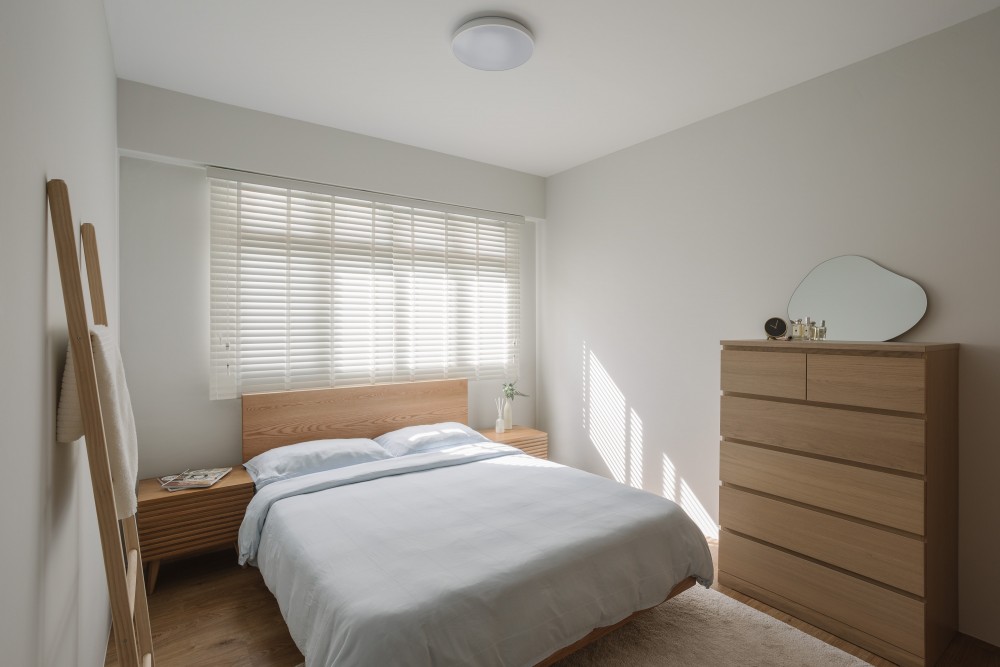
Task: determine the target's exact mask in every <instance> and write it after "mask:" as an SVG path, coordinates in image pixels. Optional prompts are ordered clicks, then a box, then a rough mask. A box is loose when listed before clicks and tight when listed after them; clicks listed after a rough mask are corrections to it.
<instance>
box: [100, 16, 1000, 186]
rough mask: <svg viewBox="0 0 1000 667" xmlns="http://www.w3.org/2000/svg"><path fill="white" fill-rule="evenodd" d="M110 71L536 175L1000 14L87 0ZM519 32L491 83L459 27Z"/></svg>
mask: <svg viewBox="0 0 1000 667" xmlns="http://www.w3.org/2000/svg"><path fill="white" fill-rule="evenodd" d="M104 4H105V9H106V12H107V17H108V25H109V28H110V32H111V42H112V47H113V49H114V55H115V65H116V69H117V73H118V76H119V77H121V78H123V79H129V80H132V81H139V82H142V83H147V84H150V85H153V86H159V87H162V88H167V89H170V90H176V91H180V92H183V93H188V94H191V95H197V96H199V97H205V98H208V99H212V100H216V101H219V102H225V103H228V104H235V105H238V106H241V107H247V108H250V109H256V110H258V111H265V112H269V113H273V114H279V115H281V116H287V117H290V118H296V119H299V120H304V121H309V122H312V123H318V124H321V125H327V126H331V127H336V128H340V129H343V130H349V131H352V132H358V133H361V134H367V135H371V136H374V137H379V138H383V139H389V140H392V141H398V142H402V143H405V144H410V145H413V146H419V147H422V148H427V149H431V150H435V151H440V152H442V153H448V154H451V155H457V156H461V157H465V158H470V159H473V160H478V161H481V162H487V163H490V164H495V165H500V166H503V167H509V168H511V169H517V170H519V171H523V172H528V173H531V174H538V175H541V176H549V175H551V174H554V173H558V172H560V171H563V170H565V169H568V168H570V167H573V166H576V165H578V164H581V163H583V162H586V161H588V160H592V159H594V158H597V157H600V156H602V155H606V154H608V153H611V152H614V151H616V150H619V149H621V148H625V147H627V146H630V145H633V144H636V143H638V142H640V141H644V140H646V139H649V138H651V137H654V136H657V135H660V134H663V133H664V132H669V131H670V130H674V129H676V128H679V127H682V126H684V125H687V124H689V123H693V122H696V121H698V120H701V119H703V118H707V117H709V116H712V115H714V114H717V113H720V112H722V111H725V110H727V109H732V108H734V107H736V106H739V105H741V104H744V103H746V102H750V101H752V100H754V99H758V98H761V97H763V96H765V95H768V94H770V93H774V92H777V91H779V90H782V89H784V88H787V87H789V86H792V85H795V84H797V83H800V82H802V81H806V80H808V79H812V78H815V77H817V76H819V75H822V74H825V73H827V72H830V71H832V70H835V69H838V68H840V67H844V66H845V65H848V64H851V63H854V62H857V61H859V60H862V59H864V58H867V57H869V56H872V55H875V54H877V53H880V52H882V51H886V50H888V49H891V48H893V47H895V46H898V45H900V44H903V43H905V42H908V41H911V40H914V39H917V38H919V37H922V36H924V35H928V34H930V33H932V32H936V31H938V30H941V29H943V28H946V27H948V26H950V25H953V24H955V23H958V22H960V21H963V20H965V19H968V18H971V17H973V16H976V15H978V14H980V13H983V12H985V11H988V10H990V9H994V8H997V7H1000V0H877V1H874V0H753V1H748V0H618V1H617V2H610V1H608V0H542V1H539V0H496V1H492V2H490V1H488V0H477V2H475V3H473V2H469V0H284V1H282V2H275V1H274V0H268V1H266V2H265V1H264V0H212V1H211V2H205V1H204V0H105V1H104ZM482 15H501V16H506V17H510V18H515V19H518V20H520V21H522V22H523V23H525V24H526V25H527V26H528V27H529V28H530V29H531V30H532V32H533V33H534V35H535V54H534V57H533V58H532V59H531V60H530V61H529V62H528V63H527V64H526V65H524V66H522V67H520V68H517V69H514V70H509V71H506V72H482V71H477V70H473V69H470V68H468V67H466V66H464V65H462V64H461V63H459V62H458V60H457V59H455V57H454V56H452V54H451V51H450V44H451V35H452V33H453V32H454V30H455V29H456V28H457V27H458V26H459V25H461V24H462V23H464V22H465V21H466V20H468V19H470V18H474V17H476V16H482Z"/></svg>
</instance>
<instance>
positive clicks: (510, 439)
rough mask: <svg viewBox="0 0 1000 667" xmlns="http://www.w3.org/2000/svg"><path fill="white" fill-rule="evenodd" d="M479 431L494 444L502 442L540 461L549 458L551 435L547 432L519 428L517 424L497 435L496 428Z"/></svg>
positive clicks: (523, 427)
mask: <svg viewBox="0 0 1000 667" xmlns="http://www.w3.org/2000/svg"><path fill="white" fill-rule="evenodd" d="M477 430H478V431H479V432H480V433H482V434H483V435H484V436H486V437H487V438H489V439H490V440H493V441H494V442H502V443H503V444H505V445H510V446H511V447H517V448H518V449H523V450H524V453H525V454H531V455H532V456H537V457H538V458H540V459H547V458H549V434H548V433H546V432H545V431H539V430H538V429H534V428H530V427H528V426H517V425H516V424H515V425H514V428H509V429H507V430H506V431H504V432H503V433H497V432H496V429H494V428H483V429H477Z"/></svg>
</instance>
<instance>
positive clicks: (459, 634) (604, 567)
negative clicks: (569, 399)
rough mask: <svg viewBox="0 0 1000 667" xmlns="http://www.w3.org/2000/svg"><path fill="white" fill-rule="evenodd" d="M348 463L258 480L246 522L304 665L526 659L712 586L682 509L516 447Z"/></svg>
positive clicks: (250, 543) (247, 549)
mask: <svg viewBox="0 0 1000 667" xmlns="http://www.w3.org/2000/svg"><path fill="white" fill-rule="evenodd" d="M351 468H353V470H352V469H340V470H334V471H329V472H327V473H317V474H313V475H307V476H305V477H300V478H297V479H292V480H287V481H283V482H276V483H274V484H271V485H269V486H267V487H265V488H264V489H263V490H262V491H261V492H260V493H258V494H257V495H256V496H255V497H254V500H253V501H252V502H251V503H250V506H249V508H248V509H247V516H246V518H245V519H244V522H243V526H242V527H241V529H240V548H241V554H240V560H241V562H252V563H256V564H257V565H258V566H259V567H260V570H261V572H262V574H263V576H264V580H265V582H266V583H267V585H268V587H269V588H270V589H271V591H272V592H273V593H274V595H275V597H276V598H277V600H278V604H279V606H280V608H281V612H282V614H283V615H284V617H285V621H286V622H287V624H288V627H289V630H290V632H291V635H292V638H293V639H294V641H295V643H296V644H297V646H298V647H299V649H300V650H301V651H302V652H303V653H304V654H305V656H306V665H307V667H318V666H324V665H365V666H367V665H372V666H383V665H414V666H423V665H534V664H536V663H537V662H539V661H540V660H542V659H544V658H546V657H548V656H549V655H551V654H552V653H554V652H555V651H556V650H558V649H560V648H562V647H564V646H567V645H569V644H571V643H573V642H575V641H576V640H578V639H580V638H582V637H583V636H584V635H586V634H587V633H588V632H590V631H591V630H592V629H594V628H596V627H601V626H606V625H610V624H613V623H616V622H618V621H620V620H622V619H623V618H625V617H626V616H628V615H630V614H631V613H633V612H635V611H638V610H640V609H646V608H649V607H652V606H654V605H656V604H658V603H660V602H662V601H663V599H664V598H665V597H666V596H667V594H668V593H669V592H670V590H671V589H672V588H673V587H674V586H675V585H676V584H678V583H679V582H680V581H681V580H683V579H685V578H687V577H689V576H695V577H697V578H698V580H699V582H700V583H702V584H703V585H706V586H707V585H709V584H710V583H711V579H712V561H711V555H710V554H709V550H708V545H707V544H706V542H705V538H704V537H703V536H702V534H701V531H700V530H699V529H698V528H697V527H696V526H695V525H694V523H693V522H692V521H691V520H690V519H689V518H688V517H687V515H685V514H684V512H683V511H682V510H681V509H680V508H679V507H678V506H677V505H676V504H674V503H673V502H671V501H669V500H666V499H664V498H661V497H659V496H655V495H653V494H650V493H645V492H642V491H637V490H635V489H631V488H628V487H626V486H623V485H621V484H618V483H616V482H613V481H610V480H608V479H605V478H603V477H599V476H596V475H591V474H589V473H585V472H582V471H579V470H575V469H573V468H568V467H564V466H560V465H557V464H554V463H550V462H546V461H542V460H540V459H536V458H533V457H530V456H527V455H523V454H520V453H519V450H514V449H512V448H508V447H505V446H503V445H492V444H491V445H488V446H474V445H469V446H465V447H459V448H455V449H453V450H446V451H443V452H433V453H427V454H415V455H411V456H405V457H400V458H397V459H390V460H387V461H376V462H372V463H366V464H362V465H358V466H352V467H351ZM382 475H384V476H382ZM361 480H363V481H361ZM326 487H329V488H326Z"/></svg>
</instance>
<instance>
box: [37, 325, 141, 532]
mask: <svg viewBox="0 0 1000 667" xmlns="http://www.w3.org/2000/svg"><path fill="white" fill-rule="evenodd" d="M90 344H91V347H93V349H94V370H95V372H96V374H97V393H98V396H99V397H100V399H101V416H102V418H103V420H104V438H105V440H106V442H107V446H108V463H109V465H110V467H111V487H112V489H113V490H114V495H115V506H116V507H117V509H118V518H119V519H124V518H126V517H130V516H132V515H133V514H135V510H136V497H135V484H136V477H137V476H138V472H139V450H138V437H137V436H136V433H135V417H134V416H133V415H132V401H131V399H130V398H129V394H128V386H127V385H126V384H125V366H124V364H123V363H122V355H121V352H119V350H118V345H117V343H115V339H114V336H113V335H112V333H111V330H110V329H108V327H106V326H102V325H94V326H93V327H91V330H90ZM82 437H83V413H82V412H81V410H80V395H79V393H78V392H77V387H76V371H75V369H74V368H73V353H72V349H71V350H70V351H69V352H68V353H67V355H66V370H65V371H64V372H63V381H62V390H61V392H60V396H59V409H58V411H57V413H56V439H57V440H59V442H73V441H74V440H78V439H80V438H82Z"/></svg>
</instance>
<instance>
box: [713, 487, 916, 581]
mask: <svg viewBox="0 0 1000 667" xmlns="http://www.w3.org/2000/svg"><path fill="white" fill-rule="evenodd" d="M719 494H720V502H719V506H720V516H719V522H720V523H721V524H722V525H724V526H726V527H727V528H729V529H730V530H732V531H735V532H737V533H743V534H745V535H753V536H754V537H757V538H759V539H761V540H764V541H765V542H768V543H770V544H774V545H777V546H779V547H783V548H785V549H789V550H791V551H795V552H797V553H800V554H803V555H805V556H809V557H811V558H815V559H817V560H821V561H824V562H826V563H830V564H831V565H835V566H837V567H841V568H843V569H845V570H849V571H851V572H857V573H858V574H860V575H862V576H865V577H868V578H871V579H875V580H877V581H882V582H885V583H886V584H887V585H889V586H893V587H895V588H900V589H902V590H905V591H908V592H910V593H913V594H915V595H923V593H924V559H923V552H924V542H923V540H921V539H918V538H915V537H907V536H905V535H900V534H898V533H893V532H890V531H887V530H882V529H880V528H877V527H875V526H870V525H867V524H864V523H860V522H858V521H852V520H850V519H849V518H847V517H842V516H838V515H835V514H831V513H829V512H824V511H821V510H819V509H816V508H810V507H805V506H802V505H797V504H793V503H790V502H788V501H787V500H784V499H780V498H775V497H767V496H762V495H759V494H756V493H751V492H749V491H743V490H740V489H737V488H734V487H730V486H724V487H722V488H721V489H719Z"/></svg>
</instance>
